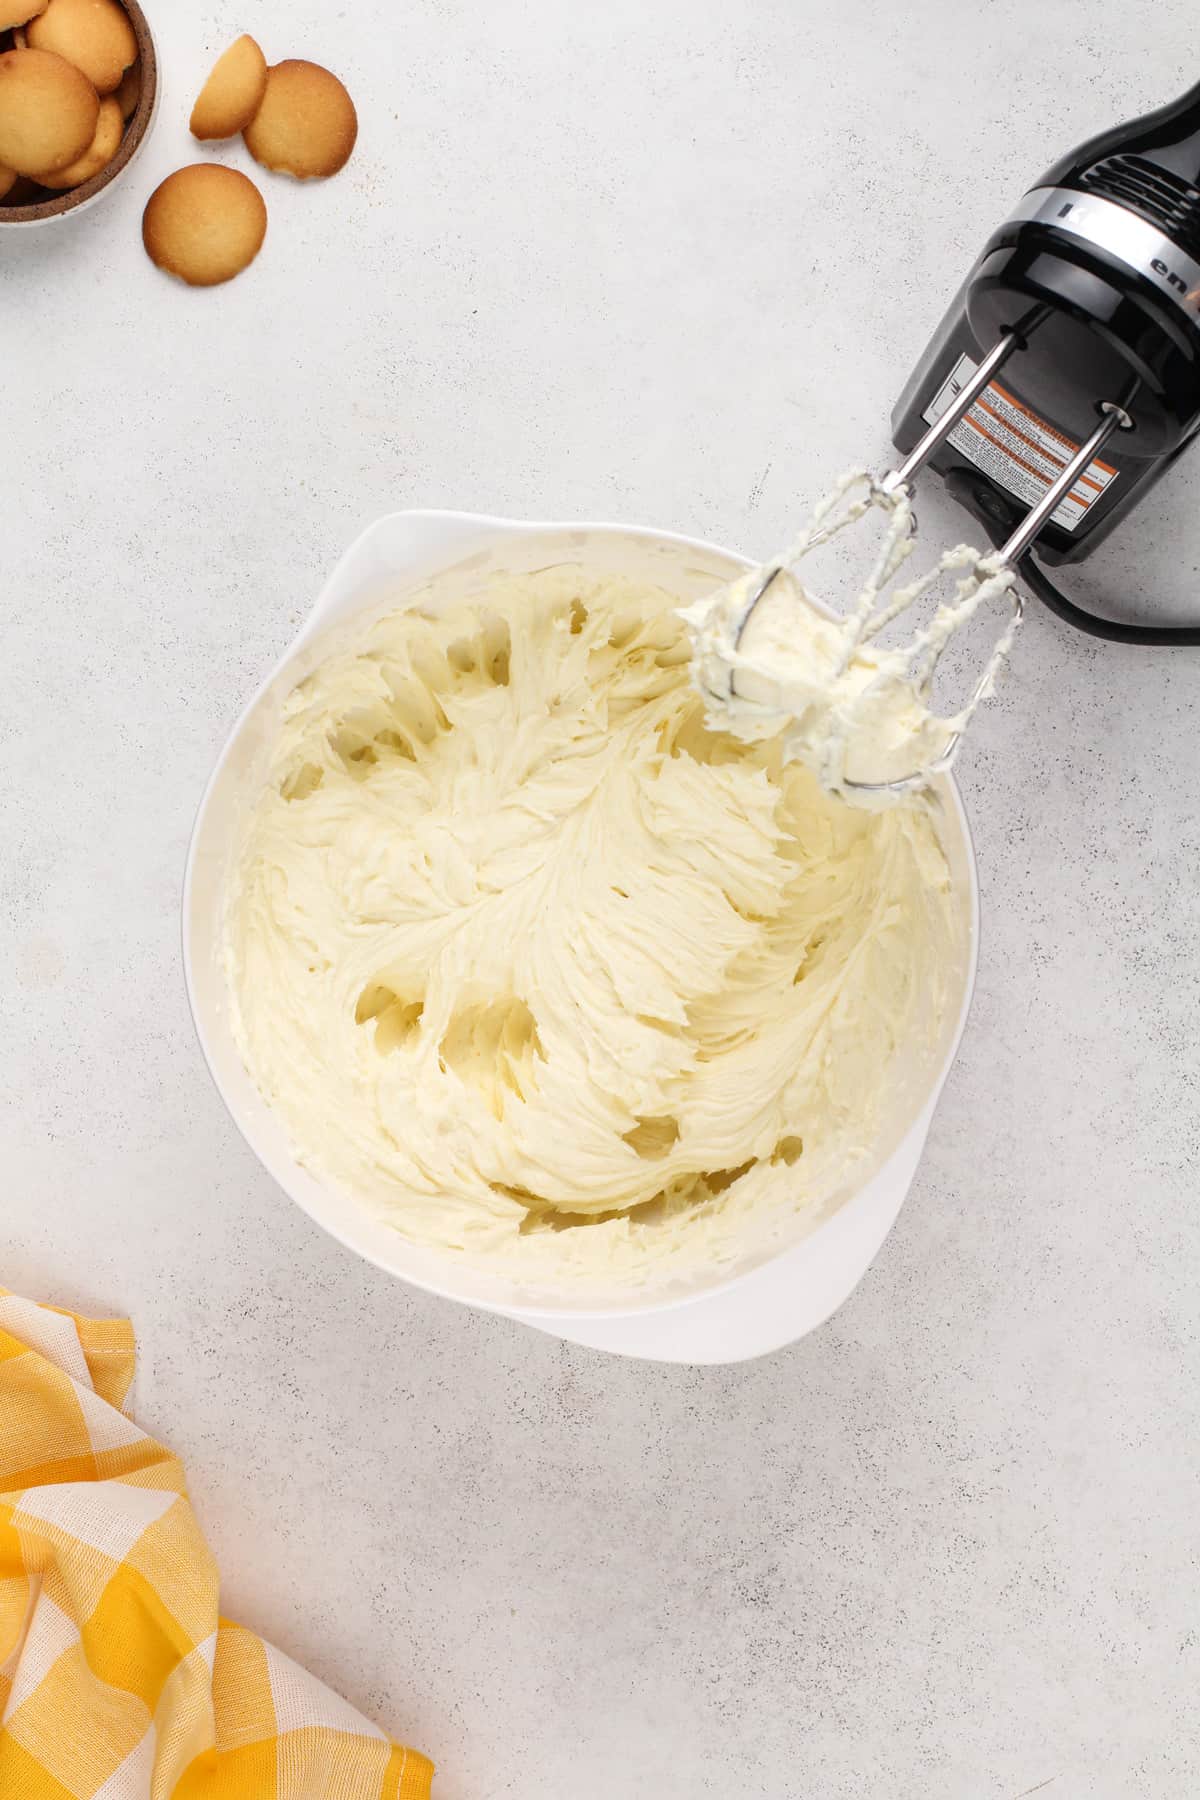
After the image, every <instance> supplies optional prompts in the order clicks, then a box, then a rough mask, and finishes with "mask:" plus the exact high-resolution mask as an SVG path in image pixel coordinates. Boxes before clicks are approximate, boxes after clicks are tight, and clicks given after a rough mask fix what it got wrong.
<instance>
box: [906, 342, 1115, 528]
mask: <svg viewBox="0 0 1200 1800" xmlns="http://www.w3.org/2000/svg"><path fill="white" fill-rule="evenodd" d="M977 367H978V364H977V363H974V362H972V361H971V358H970V357H969V356H960V357H959V359H958V361H957V362H956V363H955V365H954V367H953V368H952V369H951V371H950V373H949V374H948V375H947V377H946V379H945V381H944V382H943V383H942V385H941V387H940V388H939V389H938V391H937V393H936V394H935V395H934V397H933V399H932V401H931V402H930V405H929V407H928V408H927V410H926V413H925V420H926V423H927V424H929V425H932V424H933V423H934V421H935V420H937V419H940V418H941V416H942V414H943V413H944V412H945V410H946V408H947V407H948V406H949V405H950V404H951V402H952V401H953V400H954V399H955V397H956V396H957V395H958V394H960V393H961V392H962V389H963V387H964V386H965V385H966V383H967V382H968V381H969V380H970V379H971V376H972V375H974V373H975V370H976V368H977ZM949 442H950V443H951V444H953V446H954V448H955V449H956V450H957V451H959V452H960V454H961V455H963V456H965V457H966V458H967V459H968V460H969V461H970V462H973V463H974V464H975V467H976V468H977V469H982V470H983V473H984V474H985V475H990V476H991V478H992V480H993V481H995V482H996V483H998V485H999V486H1000V487H1003V488H1007V490H1008V492H1009V493H1010V494H1015V495H1016V497H1017V499H1018V500H1023V501H1024V502H1025V504H1026V505H1027V506H1033V505H1034V504H1035V503H1036V502H1037V501H1039V500H1040V499H1041V498H1042V495H1043V494H1044V493H1045V492H1046V489H1047V488H1048V487H1049V486H1050V483H1051V482H1052V481H1053V480H1054V479H1055V477H1056V476H1058V475H1061V474H1062V472H1063V470H1064V469H1065V468H1066V466H1067V464H1068V463H1069V462H1070V460H1071V458H1072V457H1073V456H1074V455H1075V453H1076V451H1077V450H1078V449H1079V445H1078V444H1077V443H1075V442H1074V441H1073V440H1072V439H1071V438H1069V437H1064V435H1063V433H1062V432H1061V431H1055V429H1054V427H1053V426H1052V425H1047V424H1046V422H1045V420H1044V419H1039V418H1038V416H1037V414H1036V413H1033V412H1030V410H1029V408H1028V407H1027V406H1025V405H1024V404H1023V403H1022V402H1021V401H1020V400H1018V399H1017V398H1016V396H1015V395H1013V394H1010V393H1009V392H1008V389H1007V388H1004V387H1001V385H1000V383H999V382H998V381H993V382H992V383H991V384H990V386H988V387H986V388H984V390H983V392H982V394H980V396H979V398H978V400H976V402H975V404H974V406H972V408H971V410H970V412H968V413H967V414H966V415H965V416H964V417H963V418H962V419H960V420H959V422H958V424H957V425H956V426H955V427H954V430H953V431H952V432H951V433H950V438H949ZM1116 479H1117V471H1116V469H1114V468H1113V466H1112V464H1111V463H1106V462H1101V461H1100V460H1099V458H1097V459H1096V461H1095V462H1093V463H1090V464H1089V465H1088V468H1087V471H1086V473H1085V474H1083V475H1080V476H1079V478H1078V480H1077V481H1076V483H1075V486H1074V487H1073V488H1072V489H1071V492H1070V493H1069V494H1068V495H1067V496H1066V498H1065V499H1064V500H1063V501H1062V502H1061V503H1060V505H1059V507H1058V509H1057V510H1056V512H1055V514H1054V523H1055V524H1056V525H1061V526H1063V527H1064V529H1065V530H1067V531H1074V530H1075V528H1076V526H1077V525H1078V524H1079V521H1080V520H1081V519H1082V518H1085V517H1086V515H1087V511H1088V508H1089V507H1090V506H1094V505H1095V503H1096V501H1097V500H1098V499H1099V498H1100V496H1101V494H1102V493H1103V492H1104V490H1105V488H1106V487H1107V486H1108V484H1109V482H1110V481H1115V480H1116Z"/></svg>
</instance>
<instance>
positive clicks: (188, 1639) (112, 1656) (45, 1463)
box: [0, 1288, 433, 1800]
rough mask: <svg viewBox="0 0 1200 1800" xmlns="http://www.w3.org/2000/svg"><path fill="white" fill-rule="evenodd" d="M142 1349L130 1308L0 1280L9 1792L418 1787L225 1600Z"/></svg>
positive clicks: (255, 1796) (1, 1567) (393, 1797)
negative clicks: (79, 1312) (139, 1359)
mask: <svg viewBox="0 0 1200 1800" xmlns="http://www.w3.org/2000/svg"><path fill="white" fill-rule="evenodd" d="M133 1367H134V1339H133V1331H132V1328H131V1327H130V1325H129V1324H128V1323H127V1321H125V1320H108V1321H98V1320H93V1319H81V1318H77V1317H75V1315H74V1314H72V1313H66V1312H60V1311H59V1310H58V1309H57V1308H54V1307H48V1306H38V1305H35V1304H34V1303H33V1302H32V1301H30V1300H22V1299H20V1298H18V1296H17V1295H15V1294H10V1293H8V1292H7V1290H5V1289H4V1288H0V1796H2V1800H428V1796H429V1791H430V1780H431V1777H432V1774H433V1769H432V1765H431V1764H430V1763H428V1762H427V1761H426V1759H425V1758H424V1757H423V1756H421V1755H419V1754H418V1752H417V1751H415V1750H404V1749H402V1748H400V1747H399V1746H397V1745H395V1744H391V1743H389V1742H388V1741H387V1739H386V1738H385V1737H384V1735H383V1733H382V1732H381V1731H379V1730H377V1729H376V1727H375V1726H374V1725H372V1724H370V1723H369V1722H368V1721H367V1720H366V1719H364V1718H362V1717H360V1715H359V1714H358V1713H356V1712H355V1711H354V1710H353V1708H352V1707H350V1706H348V1705H347V1704H346V1702H345V1701H344V1700H339V1699H338V1697H337V1695H336V1694H332V1693H331V1692H330V1691H329V1689H328V1688H326V1687H323V1686H322V1684H321V1683H320V1682H319V1681H316V1680H314V1678H313V1677H312V1676H311V1675H307V1674H306V1673H305V1672H304V1670H303V1669H301V1668H298V1667H297V1665H296V1664H295V1663H293V1662H291V1661H289V1659H288V1658H287V1657H286V1656H282V1655H281V1654H280V1653H279V1651H278V1650H274V1649H272V1647H271V1646H270V1644H265V1643H264V1642H263V1641H262V1639H261V1638H258V1637H255V1636H254V1634H253V1633H252V1632H249V1631H244V1630H243V1629H242V1627H241V1626H240V1625H231V1624H230V1623H229V1622H228V1621H227V1620H225V1619H222V1618H220V1617H219V1616H218V1612H217V1571H216V1566H215V1564H214V1563H213V1559H212V1556H211V1555H210V1554H209V1550H208V1546H207V1545H206V1544H205V1542H204V1539H203V1537H202V1536H201V1533H200V1528H199V1526H198V1525H197V1523H196V1518H195V1515H194V1514H193V1512H192V1508H191V1505H190V1504H189V1501H188V1497H187V1488H186V1485H185V1483H184V1477H183V1469H182V1467H181V1465H180V1464H179V1462H178V1461H177V1459H176V1458H175V1457H173V1456H171V1455H170V1454H169V1453H168V1452H167V1451H166V1450H164V1449H163V1448H162V1446H161V1445H159V1444H156V1443H154V1442H153V1440H152V1439H150V1438H148V1437H147V1436H146V1434H145V1432H143V1431H139V1430H138V1428H137V1426H136V1425H134V1424H133V1423H132V1421H131V1420H130V1419H129V1418H128V1417H127V1416H126V1414H125V1413H124V1412H123V1411H122V1410H121V1409H122V1405H123V1403H124V1400H125V1397H126V1395H127V1393H128V1392H129V1385H130V1382H131V1381H132V1379H133Z"/></svg>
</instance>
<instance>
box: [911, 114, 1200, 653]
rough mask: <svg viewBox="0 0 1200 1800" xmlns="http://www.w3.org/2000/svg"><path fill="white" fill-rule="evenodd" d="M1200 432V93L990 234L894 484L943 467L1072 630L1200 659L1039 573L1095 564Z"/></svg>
mask: <svg viewBox="0 0 1200 1800" xmlns="http://www.w3.org/2000/svg"><path fill="white" fill-rule="evenodd" d="M1198 427H1200V86H1197V87H1194V88H1192V89H1191V90H1190V91H1189V92H1188V93H1186V94H1185V95H1184V96H1183V97H1182V99H1180V100H1177V101H1175V102H1174V103H1173V104H1171V105H1169V106H1164V107H1162V108H1161V109H1160V110H1159V111H1157V112H1153V113H1150V114H1148V115H1147V116H1146V117H1145V118H1142V119H1138V120H1136V121H1134V122H1133V123H1131V124H1126V125H1119V126H1117V127H1116V128H1115V129H1114V130H1111V131H1107V132H1104V133H1103V134H1102V135H1100V136H1099V137H1096V138H1093V139H1091V140H1090V141H1089V142H1088V143H1086V144H1084V145H1083V146H1082V147H1081V148H1080V149H1078V150H1075V151H1073V152H1072V153H1071V154H1070V155H1068V156H1066V157H1064V158H1063V159H1062V160H1061V161H1060V162H1058V163H1056V164H1055V165H1054V167H1053V168H1052V169H1051V170H1050V171H1049V172H1048V173H1047V174H1046V175H1045V176H1044V177H1043V178H1042V180H1041V181H1040V182H1039V183H1038V185H1037V186H1036V187H1034V188H1032V189H1031V190H1030V191H1029V192H1028V193H1027V194H1026V195H1025V197H1024V199H1023V200H1022V201H1021V202H1020V204H1019V205H1018V206H1017V207H1016V208H1015V209H1014V210H1013V212H1012V213H1011V215H1010V216H1009V217H1008V218H1007V219H1006V220H1005V221H1004V223H1003V224H1002V225H1001V226H999V228H998V229H997V230H996V231H995V232H993V234H992V236H991V238H990V239H989V240H988V243H987V245H986V247H985V249H984V251H983V254H982V255H981V256H980V258H979V260H978V261H977V262H976V264H975V266H974V268H973V269H972V270H971V272H970V274H969V275H968V276H967V279H966V281H965V282H964V283H963V286H962V288H961V289H960V290H959V292H958V294H957V295H956V296H955V298H954V301H953V303H952V305H951V307H950V310H949V312H948V313H947V314H946V316H945V318H944V319H943V321H942V323H941V325H940V326H939V328H938V331H937V333H936V334H935V336H934V338H933V340H932V342H931V343H930V345H929V347H928V349H927V350H926V352H925V354H924V355H923V356H922V358H921V360H920V362H919V364H918V365H917V367H916V369H915V370H914V371H913V374H912V376H911V377H910V379H909V382H908V385H907V386H906V388H905V389H904V392H903V394H902V396H901V398H900V401H899V404H898V405H897V407H896V410H895V412H894V414H893V417H892V432H893V439H894V442H895V444H896V446H897V448H898V449H899V450H900V451H902V452H908V453H909V454H908V460H907V461H906V462H905V463H904V464H903V465H902V466H901V467H900V469H898V470H897V471H896V478H899V479H900V480H902V481H904V482H906V483H907V482H910V481H911V480H912V478H913V476H914V475H915V474H916V472H917V470H918V469H920V468H922V467H924V466H926V465H928V466H929V467H931V468H932V469H933V470H934V471H935V472H936V473H937V474H939V475H940V476H941V477H942V478H943V480H944V482H945V484H946V488H947V491H948V492H949V493H951V494H952V495H953V496H954V498H955V499H956V500H958V501H959V502H960V503H961V504H962V505H964V506H965V507H966V508H967V509H968V510H969V511H970V512H971V513H972V514H973V515H974V516H975V518H976V519H977V520H978V521H979V522H980V524H981V525H982V526H983V528H984V529H985V531H986V532H987V534H988V536H989V538H990V539H991V541H992V543H993V544H995V545H996V546H997V547H998V548H999V547H1001V546H1004V547H1005V549H1006V550H1007V551H1008V555H1007V556H1006V561H1008V562H1009V563H1010V565H1011V566H1014V567H1015V568H1016V569H1017V571H1018V573H1019V575H1020V579H1021V581H1022V583H1023V584H1024V585H1025V586H1026V587H1027V589H1028V590H1029V592H1030V593H1032V594H1035V595H1036V596H1037V597H1038V599H1040V600H1042V601H1043V602H1044V603H1045V604H1046V605H1047V606H1048V607H1049V608H1050V609H1051V610H1052V611H1053V612H1055V613H1057V614H1058V616H1059V617H1060V618H1062V619H1065V620H1067V621H1068V622H1069V623H1070V624H1072V625H1075V626H1078V627H1079V628H1080V629H1081V630H1083V631H1087V632H1091V633H1092V634H1094V635H1095V636H1097V637H1103V638H1111V639H1113V640H1115V641H1117V642H1120V643H1129V644H1200V624H1198V625H1183V626H1179V625H1175V626H1163V625H1157V626H1155V625H1142V624H1131V623H1122V622H1120V621H1118V620H1114V619H1107V618H1101V617H1099V616H1098V615H1097V614H1095V613H1092V612H1089V611H1086V610H1084V608H1082V607H1081V606H1078V605H1076V604H1075V603H1074V602H1073V601H1071V600H1069V599H1067V598H1066V596H1065V595H1064V594H1062V593H1061V592H1060V590H1059V589H1058V587H1057V586H1056V585H1055V584H1054V583H1053V582H1052V581H1051V580H1050V578H1049V576H1048V575H1047V574H1046V572H1045V568H1044V567H1043V566H1042V565H1050V566H1054V565H1057V564H1064V563H1073V562H1079V561H1080V560H1082V558H1084V557H1086V556H1088V555H1089V554H1090V552H1091V551H1092V550H1094V549H1095V547H1096V545H1097V544H1099V543H1100V542H1101V541H1102V539H1103V538H1104V537H1105V536H1106V535H1107V534H1108V532H1110V531H1111V530H1112V529H1113V527H1114V526H1115V525H1116V524H1117V523H1118V521H1119V520H1121V519H1122V518H1124V516H1125V514H1126V513H1128V512H1129V511H1130V510H1131V509H1132V507H1133V506H1134V505H1135V504H1136V503H1137V501H1138V500H1140V499H1141V498H1142V496H1143V495H1144V494H1145V493H1146V492H1147V491H1148V489H1149V488H1150V486H1151V485H1152V483H1153V482H1155V481H1156V480H1157V479H1158V478H1159V476H1160V475H1162V474H1163V473H1164V471H1165V470H1166V469H1167V468H1168V467H1169V466H1170V464H1171V463H1172V462H1174V460H1175V458H1176V457H1178V456H1180V455H1182V453H1183V451H1184V450H1185V449H1186V448H1187V446H1188V444H1189V443H1190V442H1191V440H1192V438H1193V437H1194V436H1195V434H1196V431H1197V428H1198ZM1047 502H1049V505H1047ZM1035 521H1036V522H1035ZM1031 524H1032V525H1034V531H1033V533H1032V534H1030V533H1029V531H1028V526H1029V525H1031ZM1014 540H1016V541H1014ZM1022 540H1024V541H1022ZM1014 550H1015V552H1016V554H1015V555H1014V554H1013V551H1014ZM1003 553H1004V552H1003V551H1002V554H1003Z"/></svg>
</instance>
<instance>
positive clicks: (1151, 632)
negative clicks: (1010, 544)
mask: <svg viewBox="0 0 1200 1800" xmlns="http://www.w3.org/2000/svg"><path fill="white" fill-rule="evenodd" d="M946 491H947V492H948V493H949V494H951V495H952V496H953V498H954V499H955V500H957V502H958V504H959V505H960V506H965V507H966V509H967V511H968V512H969V513H971V514H972V516H973V517H974V518H976V519H978V521H979V523H980V524H981V525H982V526H983V529H984V530H985V531H986V532H987V534H988V538H989V540H990V541H991V543H992V545H993V546H994V547H995V548H996V549H999V548H1000V546H1001V545H1002V544H1003V543H1004V542H1005V540H1006V538H1007V537H1008V535H1009V533H1010V531H1011V530H1012V528H1013V525H1014V523H1015V521H1016V520H1017V519H1019V518H1020V516H1021V515H1020V513H1019V512H1017V511H1016V510H1015V508H1010V507H1008V506H1007V505H1006V504H1005V503H1004V501H1003V499H1002V498H1001V496H1000V495H999V494H998V493H997V491H996V489H995V488H994V487H992V486H991V484H990V483H988V482H984V481H982V480H980V479H977V478H975V477H973V476H971V475H969V474H968V473H967V471H966V470H965V469H954V470H952V471H951V472H950V473H949V474H948V475H947V476H946ZM1017 568H1018V572H1019V574H1020V577H1021V580H1022V581H1023V582H1024V584H1025V586H1026V587H1027V588H1028V589H1029V591H1030V593H1031V594H1033V595H1034V596H1035V597H1036V598H1037V599H1038V600H1040V601H1041V603H1042V605H1043V606H1045V607H1048V608H1049V610H1050V611H1051V612H1052V613H1054V614H1056V615H1057V617H1058V618H1060V619H1063V620H1065V621H1066V623H1067V624H1068V625H1074V627H1075V629H1076V630H1077V631H1086V632H1087V633H1088V635H1089V636H1090V637H1097V638H1104V639H1106V640H1107V641H1108V642H1109V643H1110V644H1148V645H1157V646H1158V647H1159V648H1160V649H1165V648H1167V647H1169V646H1175V647H1176V648H1178V647H1180V646H1184V645H1189V644H1190V645H1200V625H1135V624H1132V623H1130V622H1128V621H1126V620H1124V619H1105V618H1102V617H1101V616H1100V614H1099V613H1093V612H1088V611H1086V609H1085V608H1084V607H1082V606H1076V604H1075V602H1074V601H1073V600H1068V599H1067V596H1066V595H1065V594H1064V593H1062V592H1061V591H1060V590H1059V589H1058V588H1057V587H1055V585H1054V583H1053V582H1052V581H1051V579H1050V577H1049V576H1048V575H1047V574H1046V571H1045V570H1044V569H1043V568H1042V567H1041V565H1040V564H1039V563H1037V562H1035V561H1034V558H1033V553H1032V551H1026V553H1025V555H1024V556H1023V557H1022V558H1021V560H1020V562H1019V563H1018V565H1017Z"/></svg>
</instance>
